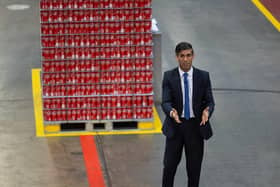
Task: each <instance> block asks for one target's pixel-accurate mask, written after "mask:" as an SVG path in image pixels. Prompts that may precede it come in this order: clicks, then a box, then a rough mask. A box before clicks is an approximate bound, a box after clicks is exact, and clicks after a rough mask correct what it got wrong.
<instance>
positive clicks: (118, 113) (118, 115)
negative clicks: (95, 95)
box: [116, 108, 122, 119]
mask: <svg viewBox="0 0 280 187" xmlns="http://www.w3.org/2000/svg"><path fill="white" fill-rule="evenodd" d="M121 118H122V110H121V108H117V109H116V119H121Z"/></svg>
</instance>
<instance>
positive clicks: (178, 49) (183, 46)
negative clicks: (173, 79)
mask: <svg viewBox="0 0 280 187" xmlns="http://www.w3.org/2000/svg"><path fill="white" fill-rule="evenodd" d="M187 49H192V51H193V48H192V44H190V43H188V42H180V43H178V44H177V45H176V48H175V53H176V55H178V54H179V53H180V52H181V51H183V50H187Z"/></svg>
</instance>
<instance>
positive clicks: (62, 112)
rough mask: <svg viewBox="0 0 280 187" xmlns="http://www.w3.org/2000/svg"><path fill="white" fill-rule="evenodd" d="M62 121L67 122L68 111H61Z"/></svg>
mask: <svg viewBox="0 0 280 187" xmlns="http://www.w3.org/2000/svg"><path fill="white" fill-rule="evenodd" d="M60 120H61V121H66V120H67V112H66V110H62V111H61V119H60Z"/></svg>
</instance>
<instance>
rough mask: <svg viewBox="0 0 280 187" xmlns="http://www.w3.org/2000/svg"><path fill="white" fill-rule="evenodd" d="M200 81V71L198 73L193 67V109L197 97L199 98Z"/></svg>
mask: <svg viewBox="0 0 280 187" xmlns="http://www.w3.org/2000/svg"><path fill="white" fill-rule="evenodd" d="M198 79H199V76H198V71H197V69H196V68H194V67H193V94H192V105H193V108H194V106H195V101H196V96H197V93H198Z"/></svg>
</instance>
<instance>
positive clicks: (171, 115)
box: [170, 108, 182, 123]
mask: <svg viewBox="0 0 280 187" xmlns="http://www.w3.org/2000/svg"><path fill="white" fill-rule="evenodd" d="M170 117H172V118H173V119H174V120H175V121H176V122H177V123H182V122H181V121H180V118H179V115H178V112H177V110H176V109H174V108H172V110H171V112H170Z"/></svg>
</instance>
